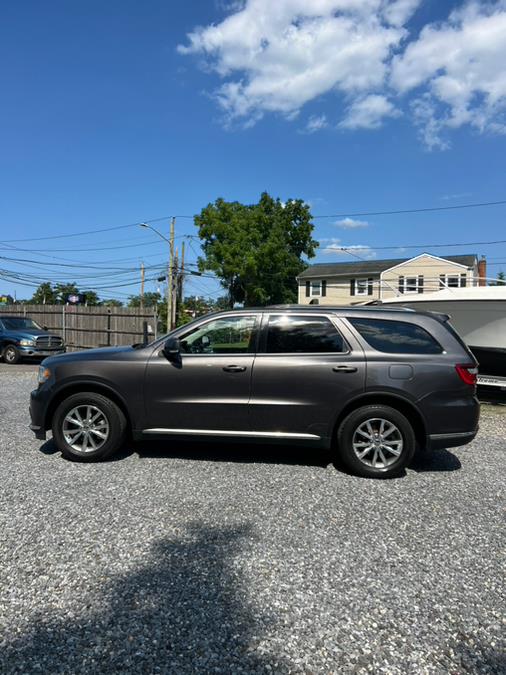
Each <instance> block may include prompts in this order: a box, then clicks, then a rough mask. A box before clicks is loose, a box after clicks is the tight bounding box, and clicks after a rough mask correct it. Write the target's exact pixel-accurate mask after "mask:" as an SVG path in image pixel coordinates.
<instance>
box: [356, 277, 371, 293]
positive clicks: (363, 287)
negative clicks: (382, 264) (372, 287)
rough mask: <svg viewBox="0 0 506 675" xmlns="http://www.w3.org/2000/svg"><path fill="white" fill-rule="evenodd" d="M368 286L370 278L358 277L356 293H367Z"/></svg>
mask: <svg viewBox="0 0 506 675" xmlns="http://www.w3.org/2000/svg"><path fill="white" fill-rule="evenodd" d="M368 288H369V283H368V279H357V280H356V282H355V295H367V294H368Z"/></svg>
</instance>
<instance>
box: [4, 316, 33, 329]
mask: <svg viewBox="0 0 506 675" xmlns="http://www.w3.org/2000/svg"><path fill="white" fill-rule="evenodd" d="M0 321H1V323H2V324H3V326H4V328H5V330H33V329H36V330H42V328H41V326H39V324H38V323H35V321H34V320H33V319H27V318H26V317H23V316H9V317H7V316H3V317H2V318H1V319H0Z"/></svg>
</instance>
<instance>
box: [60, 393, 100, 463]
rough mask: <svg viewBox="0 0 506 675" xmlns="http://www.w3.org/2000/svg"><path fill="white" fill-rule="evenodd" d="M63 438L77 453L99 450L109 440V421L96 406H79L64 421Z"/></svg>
mask: <svg viewBox="0 0 506 675" xmlns="http://www.w3.org/2000/svg"><path fill="white" fill-rule="evenodd" d="M62 431H63V437H64V439H65V441H66V442H67V443H68V445H69V446H70V447H71V448H72V449H73V450H76V451H77V452H82V453H87V452H95V451H96V450H99V449H100V448H101V447H102V446H103V445H104V443H106V441H107V439H108V438H109V421H108V420H107V417H106V416H105V414H104V413H103V412H102V410H100V408H97V406H95V405H78V406H76V407H75V408H72V410H70V411H69V412H68V413H67V414H66V415H65V417H64V419H63V426H62Z"/></svg>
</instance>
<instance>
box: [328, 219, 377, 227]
mask: <svg viewBox="0 0 506 675" xmlns="http://www.w3.org/2000/svg"><path fill="white" fill-rule="evenodd" d="M335 225H337V227H341V228H343V230H353V229H355V228H359V227H369V223H368V222H367V220H356V219H355V218H342V220H338V221H336V222H335Z"/></svg>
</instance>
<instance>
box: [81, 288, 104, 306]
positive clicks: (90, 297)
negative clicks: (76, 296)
mask: <svg viewBox="0 0 506 675" xmlns="http://www.w3.org/2000/svg"><path fill="white" fill-rule="evenodd" d="M82 293H84V295H85V296H86V304H87V305H88V307H94V306H96V305H100V304H101V303H100V299H99V297H98V295H97V294H96V293H95V291H82Z"/></svg>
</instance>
